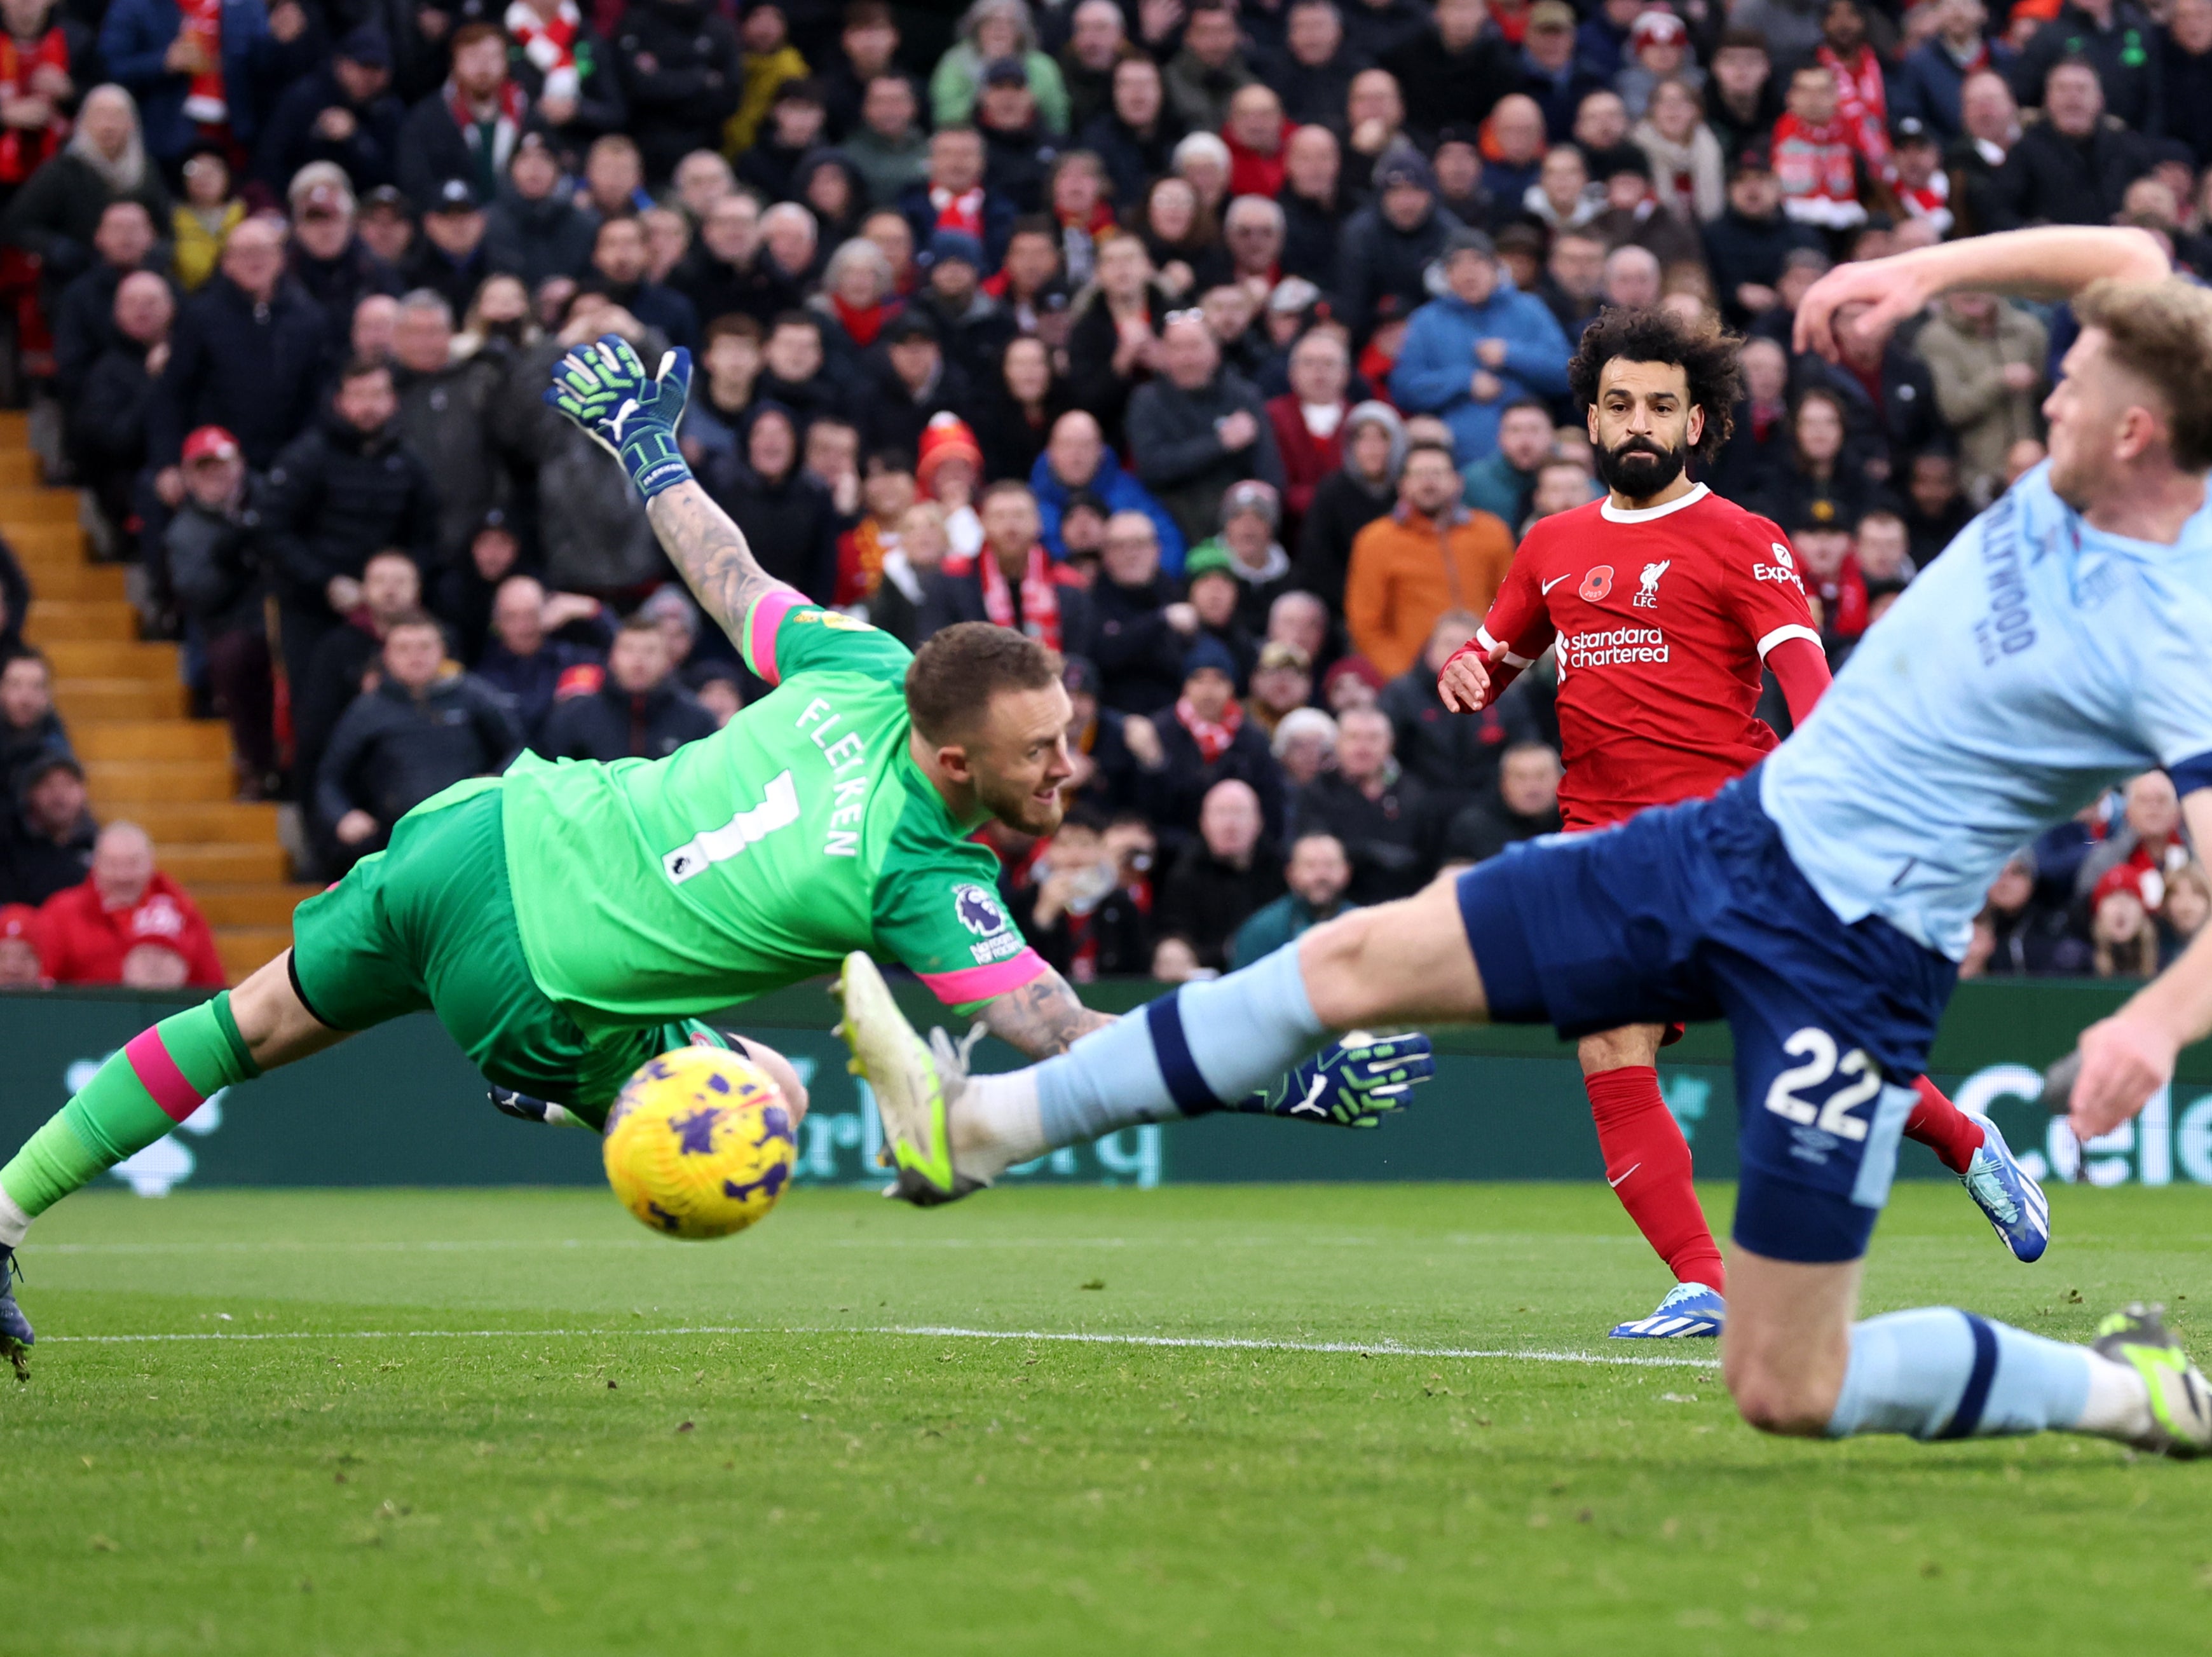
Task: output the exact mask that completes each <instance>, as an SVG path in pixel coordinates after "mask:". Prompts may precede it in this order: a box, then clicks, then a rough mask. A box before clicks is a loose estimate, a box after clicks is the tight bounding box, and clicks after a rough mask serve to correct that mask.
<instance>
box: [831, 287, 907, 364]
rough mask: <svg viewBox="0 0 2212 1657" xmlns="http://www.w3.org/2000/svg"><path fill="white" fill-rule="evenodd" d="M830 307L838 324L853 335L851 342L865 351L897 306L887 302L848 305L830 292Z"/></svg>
mask: <svg viewBox="0 0 2212 1657" xmlns="http://www.w3.org/2000/svg"><path fill="white" fill-rule="evenodd" d="M829 308H830V310H831V311H832V312H834V313H836V318H837V323H838V325H839V326H840V327H842V328H843V329H844V331H846V332H847V333H848V334H850V335H851V336H852V337H853V343H854V344H855V345H857V346H859V347H860V349H862V350H864V351H865V350H866V349H868V347H870V346H871V345H873V344H874V343H876V336H877V335H878V334H880V333H881V332H883V331H884V324H885V323H887V322H889V321H890V319H891V318H892V317H893V316H894V315H896V313H897V311H898V308H899V307H897V306H896V305H893V304H890V303H889V302H884V303H880V304H876V305H866V306H853V305H848V304H846V303H845V301H844V300H842V299H840V298H838V297H837V295H836V294H830V295H829Z"/></svg>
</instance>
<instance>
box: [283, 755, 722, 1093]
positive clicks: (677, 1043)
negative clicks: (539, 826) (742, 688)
mask: <svg viewBox="0 0 2212 1657" xmlns="http://www.w3.org/2000/svg"><path fill="white" fill-rule="evenodd" d="M500 801H501V785H500V780H499V779H498V778H497V777H477V778H472V779H471V780H468V781H466V782H459V783H456V784H454V785H453V786H452V787H451V788H448V789H447V790H446V791H445V792H443V793H441V794H436V795H433V796H432V797H431V798H428V799H427V800H425V801H423V802H422V804H420V805H418V806H416V808H415V809H414V810H411V811H410V812H409V813H408V814H407V815H406V816H404V817H402V818H400V820H399V821H398V823H397V824H395V825H394V826H393V828H392V843H391V845H390V847H387V848H386V850H384V851H381V852H378V853H374V854H373V855H372V856H369V857H366V858H363V859H362V860H361V861H360V862H359V863H357V864H356V865H354V866H353V869H352V871H350V872H349V874H348V875H347V876H346V877H345V878H344V879H343V880H342V881H340V882H338V883H337V885H335V886H333V887H331V889H329V890H328V891H325V892H320V893H318V894H317V895H315V896H313V897H311V898H309V899H308V900H307V901H306V902H305V903H302V904H301V906H300V907H299V909H298V910H297V911H296V912H295V914H294V916H293V920H292V974H293V982H294V984H295V986H297V988H298V990H299V992H300V994H301V998H302V999H304V1000H305V1001H306V1002H307V1008H308V1011H311V1012H313V1014H314V1015H315V1017H317V1018H319V1019H320V1020H321V1021H322V1022H323V1023H325V1024H328V1025H331V1027H332V1028H333V1029H342V1030H365V1029H369V1028H370V1027H371V1026H373V1025H376V1024H381V1023H385V1022H386V1021H387V1020H389V1019H393V1018H398V1017H400V1016H401V1015H403V1014H405V1013H410V1012H423V1011H429V1012H435V1013H436V1014H437V1015H438V1022H439V1023H441V1024H443V1025H444V1026H445V1027H446V1030H447V1034H448V1035H451V1036H452V1037H453V1040H454V1041H457V1042H459V1044H460V1047H461V1050H462V1051H463V1052H464V1053H467V1054H468V1056H469V1058H470V1059H471V1062H473V1063H474V1064H475V1065H476V1067H477V1069H478V1070H480V1071H483V1073H484V1076H485V1077H487V1078H488V1079H489V1080H490V1081H491V1082H493V1083H496V1084H497V1085H499V1086H501V1087H505V1088H513V1089H515V1090H516V1091H518V1092H520V1093H526V1094H530V1095H532V1096H534V1097H536V1098H539V1099H550V1100H552V1101H555V1102H557V1103H560V1104H562V1105H566V1106H568V1107H571V1108H574V1110H575V1111H576V1112H577V1114H580V1115H581V1116H583V1117H584V1118H585V1119H586V1120H589V1121H592V1122H593V1123H594V1124H596V1123H598V1122H599V1120H601V1119H603V1118H604V1117H605V1114H606V1110H607V1107H608V1106H610V1105H611V1104H612V1103H613V1102H614V1097H615V1095H616V1094H617V1093H618V1092H620V1091H621V1089H622V1084H623V1082H624V1081H625V1080H627V1079H628V1078H629V1074H630V1072H631V1071H634V1070H635V1069H636V1068H637V1067H638V1066H639V1065H642V1064H643V1063H645V1061H646V1060H647V1059H652V1058H655V1057H657V1056H659V1054H661V1053H666V1052H668V1051H669V1050H670V1049H671V1048H672V1047H684V1046H685V1045H687V1044H689V1043H690V1042H693V1041H702V1040H704V1041H709V1042H711V1043H712V1044H713V1045H714V1046H716V1047H722V1046H726V1045H727V1044H726V1042H724V1041H722V1040H721V1039H720V1036H718V1035H715V1034H714V1032H713V1031H711V1030H709V1029H708V1028H707V1026H705V1025H704V1024H702V1023H698V1022H697V1021H696V1020H689V1019H686V1020H678V1021H672V1022H670V1023H662V1024H651V1025H645V1026H641V1027H638V1028H630V1029H598V1030H592V1031H588V1032H587V1031H586V1030H585V1029H583V1028H582V1027H581V1026H580V1025H579V1024H578V1023H576V1021H575V1020H574V1019H573V1018H571V1017H569V1016H568V1014H567V1013H566V1012H564V1011H562V1010H561V1009H560V1008H559V1007H558V1006H556V1005H554V1004H553V1003H552V1002H551V1001H550V1000H548V999H547V998H546V997H545V993H544V991H542V990H540V989H539V988H538V983H537V980H535V979H533V978H532V976H531V974H530V963H529V962H528V961H527V960H526V958H525V956H524V955H523V952H522V938H521V934H520V932H519V931H518V930H517V928H516V926H515V919H514V896H513V892H512V891H511V890H510V889H509V887H508V885H507V847H506V842H505V840H504V837H503V830H502V827H501V814H500Z"/></svg>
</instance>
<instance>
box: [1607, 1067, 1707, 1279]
mask: <svg viewBox="0 0 2212 1657" xmlns="http://www.w3.org/2000/svg"><path fill="white" fill-rule="evenodd" d="M1583 1090H1584V1091H1585V1092H1587V1093H1588V1094H1589V1102H1590V1114H1591V1115H1592V1116H1594V1117H1595V1118H1596V1119H1597V1143H1598V1146H1599V1148H1600V1149H1601V1150H1603V1151H1604V1152H1605V1177H1606V1182H1607V1184H1609V1185H1610V1186H1612V1187H1613V1195H1614V1196H1616V1197H1618V1198H1620V1205H1621V1206H1622V1207H1623V1208H1625V1209H1626V1210H1627V1211H1628V1217H1629V1218H1630V1219H1632V1220H1633V1221H1635V1222H1636V1229H1638V1230H1639V1231H1641V1232H1642V1233H1643V1234H1644V1241H1646V1242H1648V1243H1650V1245H1651V1247H1652V1248H1653V1249H1654V1250H1655V1251H1656V1253H1658V1256H1659V1258H1660V1259H1662V1260H1664V1261H1666V1262H1667V1266H1668V1270H1670V1271H1672V1272H1674V1276H1675V1278H1677V1280H1679V1281H1680V1282H1683V1283H1701V1284H1705V1285H1706V1286H1707V1287H1708V1288H1711V1289H1715V1290H1720V1291H1721V1292H1723V1293H1726V1292H1727V1289H1728V1284H1727V1283H1726V1281H1725V1277H1724V1273H1725V1270H1726V1268H1724V1267H1723V1266H1722V1265H1721V1250H1720V1245H1719V1244H1718V1243H1717V1242H1715V1241H1713V1234H1712V1231H1711V1229H1710V1228H1709V1227H1708V1226H1707V1225H1706V1224H1705V1210H1703V1209H1702V1208H1700V1207H1699V1206H1698V1193H1696V1191H1694V1190H1692V1188H1691V1185H1690V1147H1689V1144H1688V1142H1687V1141H1686V1140H1685V1139H1684V1138H1682V1130H1681V1129H1680V1128H1679V1127H1677V1126H1675V1125H1674V1115H1673V1114H1672V1113H1670V1112H1669V1111H1668V1108H1667V1102H1666V1101H1665V1100H1664V1099H1662V1098H1661V1097H1660V1096H1659V1072H1658V1071H1656V1070H1654V1069H1652V1068H1651V1066H1650V1065H1627V1066H1625V1067H1624V1068H1622V1069H1620V1070H1608V1071H1600V1072H1599V1073H1598V1074H1596V1075H1595V1076H1585V1077H1583Z"/></svg>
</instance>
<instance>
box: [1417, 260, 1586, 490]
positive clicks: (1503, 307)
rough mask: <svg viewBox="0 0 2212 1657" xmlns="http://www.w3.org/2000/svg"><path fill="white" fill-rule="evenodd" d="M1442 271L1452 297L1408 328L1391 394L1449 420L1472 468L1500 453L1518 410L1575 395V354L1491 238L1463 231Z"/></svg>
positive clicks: (1423, 311) (1457, 448)
mask: <svg viewBox="0 0 2212 1657" xmlns="http://www.w3.org/2000/svg"><path fill="white" fill-rule="evenodd" d="M1441 263H1442V264H1443V276H1444V283H1445V291H1444V292H1443V294H1439V295H1438V296H1437V298H1435V299H1433V300H1430V301H1429V302H1428V303H1427V304H1426V305H1424V306H1423V307H1421V308H1420V309H1419V310H1418V311H1416V312H1414V313H1413V319H1412V321H1411V322H1409V323H1408V324H1407V328H1406V343H1405V345H1404V347H1403V349H1401V351H1400V352H1399V354H1398V363H1397V366H1396V367H1395V368H1393V369H1392V370H1391V371H1390V395H1391V398H1392V399H1393V400H1394V401H1395V402H1396V404H1398V406H1399V407H1400V408H1401V409H1402V410H1405V411H1406V412H1407V414H1433V415H1440V416H1443V422H1444V424H1446V425H1447V426H1449V427H1450V428H1451V434H1452V446H1453V451H1454V452H1455V455H1456V456H1457V458H1458V459H1459V462H1460V464H1462V465H1465V464H1468V462H1469V461H1474V460H1480V459H1481V458H1483V457H1484V456H1485V455H1486V454H1488V453H1489V452H1491V451H1492V449H1494V448H1496V447H1497V446H1498V418H1499V416H1501V415H1503V414H1504V411H1505V410H1506V409H1507V408H1508V407H1509V406H1510V405H1511V404H1514V403H1516V402H1517V401H1519V400H1520V399H1522V398H1529V397H1535V398H1544V399H1545V400H1546V401H1547V402H1548V401H1551V400H1552V399H1553V398H1560V397H1564V396H1565V395H1566V391H1567V357H1568V355H1570V353H1569V348H1568V345H1567V337H1566V336H1565V334H1564V333H1562V332H1561V331H1559V321H1558V319H1556V318H1554V317H1553V315H1552V313H1551V308H1550V307H1548V306H1547V305H1546V304H1545V303H1544V302H1543V300H1540V299H1538V298H1537V297H1536V296H1535V295H1534V294H1524V293H1522V291H1521V290H1520V289H1519V288H1516V287H1515V286H1514V285H1513V278H1512V277H1511V276H1509V275H1507V274H1506V271H1505V268H1504V265H1502V264H1499V263H1498V250H1497V248H1496V246H1494V245H1493V244H1492V241H1491V240H1490V238H1489V237H1488V236H1486V235H1485V234H1483V233H1482V232H1481V231H1480V230H1461V231H1456V232H1455V233H1454V234H1453V235H1452V237H1451V239H1450V240H1449V241H1448V242H1446V243H1445V244H1444V251H1443V258H1442V260H1441Z"/></svg>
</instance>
